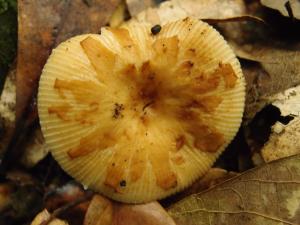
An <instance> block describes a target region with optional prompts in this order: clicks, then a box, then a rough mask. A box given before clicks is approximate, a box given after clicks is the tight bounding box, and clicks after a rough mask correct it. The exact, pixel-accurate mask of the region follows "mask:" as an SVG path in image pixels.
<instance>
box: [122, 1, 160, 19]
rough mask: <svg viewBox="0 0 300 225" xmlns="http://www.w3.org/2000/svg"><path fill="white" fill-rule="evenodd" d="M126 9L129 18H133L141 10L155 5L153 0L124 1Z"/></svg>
mask: <svg viewBox="0 0 300 225" xmlns="http://www.w3.org/2000/svg"><path fill="white" fill-rule="evenodd" d="M126 4H127V8H128V11H129V13H130V15H131V16H135V15H137V14H138V13H140V12H142V11H143V10H145V9H147V8H149V7H153V6H155V5H156V1H155V0H126Z"/></svg>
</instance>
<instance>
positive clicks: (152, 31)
mask: <svg viewBox="0 0 300 225" xmlns="http://www.w3.org/2000/svg"><path fill="white" fill-rule="evenodd" d="M160 30H161V26H160V25H159V24H156V25H155V26H153V27H152V28H151V33H152V34H153V35H156V34H158V33H159V32H160Z"/></svg>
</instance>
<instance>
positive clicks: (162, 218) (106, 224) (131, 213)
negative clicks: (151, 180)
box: [84, 195, 175, 225]
mask: <svg viewBox="0 0 300 225" xmlns="http://www.w3.org/2000/svg"><path fill="white" fill-rule="evenodd" d="M141 224H143V225H175V223H174V221H173V219H172V218H171V217H170V216H169V215H168V213H167V212H166V211H165V209H164V208H163V207H162V206H161V205H160V204H159V203H158V202H150V203H146V204H139V205H134V204H122V203H117V202H113V201H110V200H108V199H107V198H104V197H102V196H100V195H94V197H93V199H92V201H91V203H90V205H89V208H88V210H87V213H86V216H85V219H84V225H141Z"/></svg>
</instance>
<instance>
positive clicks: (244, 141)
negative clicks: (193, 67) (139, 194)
mask: <svg viewBox="0 0 300 225" xmlns="http://www.w3.org/2000/svg"><path fill="white" fill-rule="evenodd" d="M120 2H121V1H117V0H110V1H106V2H105V3H104V2H103V1H96V0H95V1H81V0H76V1H63V2H61V1H59V2H54V1H45V2H43V3H41V2H35V1H33V2H31V3H28V2H25V1H19V5H18V7H19V47H18V58H19V59H21V60H19V61H18V65H17V75H16V77H17V82H16V86H17V91H16V95H17V103H16V111H17V117H16V118H17V120H14V119H13V120H11V124H14V122H16V121H17V122H18V121H22V122H23V121H24V120H25V121H27V123H25V126H27V127H28V128H29V129H24V130H22V129H21V130H22V131H24V134H22V135H21V137H23V138H20V134H19V135H17V140H18V141H17V142H16V143H19V144H18V145H13V147H12V146H11V145H9V144H7V143H6V144H5V145H4V147H3V148H2V149H5V150H6V151H4V150H3V152H6V153H7V152H8V153H10V152H13V151H12V149H18V151H16V152H15V153H14V154H11V155H12V156H13V157H8V158H9V159H10V161H9V162H10V167H8V168H9V169H8V171H7V169H6V170H1V172H2V173H4V174H6V173H7V174H10V176H6V178H5V180H6V181H5V182H6V183H1V185H0V205H1V204H2V203H3V204H2V205H3V206H5V207H3V208H5V211H3V212H4V214H2V215H1V216H0V222H1V220H3V219H5V220H6V221H8V219H14V220H15V221H18V222H20V221H27V222H28V221H32V219H33V216H34V215H37V214H38V212H40V214H39V216H37V217H36V219H35V222H33V224H35V223H37V222H36V221H41V220H49V218H51V219H55V218H54V217H56V216H57V217H59V218H61V219H60V220H58V221H59V223H58V224H67V223H69V224H118V223H117V222H116V220H117V218H119V219H120V218H125V219H130V216H128V215H134V216H135V217H136V218H139V219H141V220H143V219H145V220H143V221H147V222H145V223H143V224H149V225H150V224H156V223H155V222H153V221H155V220H153V218H152V216H153V215H151V213H150V214H149V213H146V214H144V212H143V210H145V209H147V210H148V209H151V207H152V206H151V204H152V203H150V206H151V207H150V206H147V204H145V205H138V206H134V205H123V206H120V205H119V204H117V203H115V202H111V201H110V200H103V197H101V196H98V195H94V197H93V200H92V201H91V203H90V201H89V200H88V199H86V200H85V202H83V203H82V204H80V203H78V205H79V206H80V205H81V206H82V207H79V208H78V207H77V205H76V198H78V196H85V195H87V194H88V191H86V190H84V189H83V188H82V187H80V186H78V184H76V183H73V184H70V183H68V182H70V181H71V182H73V181H72V178H70V177H69V176H68V175H66V174H65V173H64V172H63V171H62V170H61V169H60V167H59V166H58V165H57V164H56V162H55V161H54V160H53V158H52V157H51V156H46V154H47V150H45V146H44V144H43V141H42V139H40V138H39V132H40V131H39V129H40V128H39V127H38V126H37V125H36V122H37V121H36V117H37V114H36V113H35V110H34V108H35V106H34V102H35V101H34V96H35V93H36V88H37V80H38V78H39V75H40V73H41V68H42V67H43V64H44V63H45V60H46V59H47V57H48V55H49V53H50V52H51V49H52V48H53V47H55V46H56V45H57V44H59V43H60V42H61V41H63V40H65V39H67V38H68V37H71V36H73V35H76V34H80V33H84V32H94V33H97V32H98V31H99V29H100V27H101V26H103V25H105V24H107V23H110V24H111V25H112V26H114V27H116V26H119V25H120V24H121V23H122V22H123V21H124V20H127V19H128V13H129V14H130V15H131V16H132V17H133V18H132V19H131V20H138V21H148V22H150V23H152V24H153V25H155V24H164V23H165V22H166V21H168V20H176V19H178V18H184V17H186V16H194V17H197V18H199V19H203V20H205V21H207V22H208V23H210V24H212V25H213V26H215V28H216V29H218V30H219V31H220V32H221V34H222V35H224V37H225V39H226V40H227V41H228V42H229V43H230V44H231V46H232V47H233V49H234V50H235V52H236V54H237V55H238V57H240V59H241V60H240V61H241V64H242V68H243V72H244V74H245V77H246V80H247V99H246V109H245V110H246V111H245V116H244V120H243V126H242V127H241V130H240V132H239V134H238V135H237V137H236V139H235V142H234V144H232V145H230V146H229V147H228V149H227V150H226V152H225V153H224V154H223V155H222V156H221V158H220V160H218V162H217V163H216V164H215V167H216V168H213V169H211V172H209V173H208V174H207V175H206V176H205V177H203V178H202V179H201V180H199V181H197V182H196V183H195V184H194V185H193V186H192V187H191V188H190V189H187V190H186V191H184V192H183V193H180V194H178V195H177V196H173V197H172V198H170V199H167V200H165V201H162V202H161V204H162V205H163V206H164V207H168V208H167V209H168V213H169V215H171V216H172V217H173V219H174V220H175V222H176V224H177V225H180V224H220V223H222V224H251V225H253V224H278V223H283V224H298V221H300V218H299V216H300V213H299V212H300V210H299V204H300V197H299V196H300V195H299V193H300V191H299V182H300V181H299V176H300V171H299V169H300V168H299V166H298V165H299V160H300V159H299V155H297V154H298V153H299V147H298V145H297V143H298V142H297V139H298V137H299V132H298V124H299V119H298V116H299V114H298V113H299V111H298V108H297V106H295V103H297V102H298V99H299V97H298V96H299V95H298V94H297V93H298V90H299V89H298V85H300V80H299V79H300V78H299V68H300V66H299V62H300V61H299V47H300V45H299V38H298V37H299V36H297V34H298V30H299V29H296V28H298V27H299V26H300V25H299V22H297V21H295V19H297V17H298V16H297V15H298V14H297V8H295V7H294V6H295V3H293V1H289V2H290V9H289V10H288V9H287V7H286V6H284V7H285V10H287V11H286V12H284V11H283V9H282V3H281V2H282V1H276V2H277V3H270V2H271V1H263V0H262V1H261V3H260V2H259V1H257V0H252V1H242V0H222V1H216V0H206V1H192V0H187V1H181V0H171V1H166V2H162V3H161V4H160V5H158V2H160V1H151V0H145V1H135V0H127V1H123V2H121V3H120ZM268 2H269V3H268ZM273 2H275V1H273ZM125 3H126V4H125ZM284 4H285V3H284ZM263 5H265V6H267V7H270V8H273V9H277V10H279V11H280V12H281V13H282V14H283V15H284V16H286V17H284V16H282V15H280V14H279V13H277V12H275V11H273V10H271V9H268V8H267V7H264V6H263ZM117 6H119V7H117ZM149 6H151V8H147V7H149ZM115 9H117V11H115V13H113V12H114V10H115ZM45 10H47V12H46V11H45ZM291 12H292V14H293V17H291ZM32 15H34V16H32ZM82 18H84V20H83V19H82ZM29 25H30V26H29ZM41 43H42V44H41ZM25 49H32V51H31V52H30V53H31V55H28V54H29V52H28V51H25ZM36 59H38V61H37V60H36ZM25 61H26V62H25ZM26 65H27V67H26ZM24 74H29V75H28V76H24ZM8 81H9V80H8ZM14 91H15V90H13V91H9V92H7V91H5V92H6V93H12V94H13V93H15V92H14ZM5 92H4V93H2V98H3V96H4V97H5V96H7V95H5ZM295 93H296V95H295ZM29 103H31V105H30V107H28V106H29ZM32 103H33V104H32ZM28 111H29V113H28ZM12 112H14V111H13V110H12ZM0 113H1V116H3V115H6V114H5V113H4V112H3V111H2V110H1V112H0ZM24 115H25V116H24ZM20 118H22V120H20ZM4 121H9V120H8V119H5V120H4ZM32 124H33V125H32ZM17 125H18V123H17ZM18 128H19V126H17V127H15V126H12V128H11V132H12V133H14V135H12V136H13V137H10V138H9V140H10V141H12V140H13V141H14V142H15V140H16V139H15V138H16V135H15V133H16V130H17V131H18V130H19V129H18ZM2 130H4V131H6V130H7V131H8V130H9V129H8V128H4V129H2ZM34 134H36V135H34ZM36 138H37V139H36ZM29 139H31V143H30V142H28V141H27V140H29ZM20 140H21V141H20ZM2 143H5V141H3V142H2V141H1V144H2ZM23 146H24V147H23ZM25 146H27V147H25ZM2 149H1V151H2ZM25 149H26V150H25ZM278 149H279V150H278ZM14 151H15V150H14ZM16 153H18V154H19V155H22V154H23V157H22V160H19V161H18V160H16V155H18V154H16ZM35 153H36V154H35ZM41 153H43V154H41ZM295 154H296V156H294V157H290V158H287V159H280V158H283V157H286V156H289V155H295ZM5 155H6V154H4V156H5ZM45 157H46V158H45ZM254 158H260V159H258V161H260V162H259V163H255V161H257V160H256V159H254ZM6 159H7V158H5V157H4V158H3V161H6ZM275 159H280V160H278V161H276V162H274V163H269V161H272V160H275ZM15 160H16V162H15ZM251 160H252V161H253V164H254V165H255V164H262V166H261V167H258V168H254V169H253V170H250V171H246V172H245V173H242V174H241V175H239V174H240V173H241V172H243V171H245V170H248V168H249V167H253V164H252V165H251V162H250V161H251ZM264 161H265V163H264ZM12 162H13V163H12ZM28 162H29V163H28ZM249 162H250V163H249ZM24 165H25V166H26V165H27V169H25V168H24ZM232 165H235V166H232ZM20 166H21V167H20ZM218 167H220V168H218ZM14 168H20V170H21V171H23V172H22V173H25V174H28V175H29V177H32V178H33V180H32V183H30V182H29V183H28V179H29V178H28V176H18V175H16V174H15V173H8V172H9V171H10V170H11V169H14ZM221 168H226V169H228V171H227V170H224V169H221ZM231 170H233V171H232V172H231ZM14 177H19V180H16V179H15V178H14ZM226 180H227V181H226ZM29 181H30V179H29ZM223 181H225V183H222V182H223ZM220 182H221V184H220ZM74 185H75V186H74ZM2 187H3V188H2ZM66 187H68V188H66ZM74 190H77V192H76V191H75V192H73V191H74ZM203 191H204V192H203ZM70 193H75V195H73V197H70ZM76 193H77V194H76ZM26 195H28V196H31V197H30V198H29V199H26V198H24V196H26ZM7 196H8V197H7ZM16 196H17V198H19V199H24V201H23V202H24V204H23V205H18V204H17V203H16V201H15V200H16ZM97 196H98V197H97ZM42 198H46V199H47V201H46V203H43V204H42V202H41V199H42ZM96 198H98V203H97V204H95V201H96V200H94V199H96ZM99 198H100V200H99ZM14 199H15V200H14ZM34 202H35V204H36V206H37V207H36V208H35V209H32V210H30V207H28V205H30V204H33V203H34ZM74 202H75V205H74ZM93 202H94V203H93ZM103 202H106V205H111V206H112V209H113V211H114V212H117V213H120V216H119V217H118V216H116V217H111V214H110V213H112V211H110V209H105V210H106V211H105V213H104V214H100V212H102V211H101V210H99V211H95V210H93V207H95V205H96V207H95V208H96V209H97V210H98V209H99V207H100V208H101V206H99V204H100V205H101V204H102V205H103ZM203 202H205V204H204V203H203ZM92 203H93V204H92ZM153 204H154V207H153V208H152V209H153V212H156V213H159V212H160V213H161V216H162V217H161V221H164V220H165V219H166V220H167V221H169V224H174V221H173V220H172V219H171V218H170V217H169V216H168V214H166V213H164V210H163V208H162V207H161V206H160V205H159V203H153ZM2 205H1V206H2ZM270 205H272V207H270ZM26 207H27V208H26ZM135 207H136V208H135ZM148 207H150V208H148ZM25 209H26V210H25ZM140 209H143V210H142V211H139V210H140ZM46 210H48V211H46ZM78 210H79V211H78ZM132 210H133V211H134V212H135V213H134V214H132V213H133V211H132ZM150 211H151V210H150ZM78 212H80V213H78ZM91 212H92V213H91ZM137 212H139V213H137ZM147 212H148V211H147ZM79 215H80V216H81V217H80V216H79ZM76 216H79V217H80V218H81V219H79V220H77V221H81V222H77V223H76V222H74V219H75V220H76V218H77V217H76ZM84 216H85V218H83V217H84ZM72 218H73V220H72ZM90 218H92V219H90ZM156 219H157V218H156ZM83 220H84V222H83ZM93 220H94V222H91V221H93ZM113 220H115V222H114V223H112V221H113ZM72 221H73V222H72ZM89 221H90V222H89ZM48 222H51V221H50V220H49V221H48ZM52 222H54V221H52ZM52 222H51V223H49V224H52ZM104 222H105V223H104ZM38 223H39V222H38ZM38 223H37V224H38ZM11 224H13V223H11ZM54 224H55V223H54ZM122 224H123V223H122ZM131 224H132V223H131ZM164 224H168V223H164Z"/></svg>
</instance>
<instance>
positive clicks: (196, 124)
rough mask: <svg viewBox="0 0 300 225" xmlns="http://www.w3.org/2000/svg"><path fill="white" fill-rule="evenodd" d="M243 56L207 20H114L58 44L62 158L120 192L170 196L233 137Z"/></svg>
mask: <svg viewBox="0 0 300 225" xmlns="http://www.w3.org/2000/svg"><path fill="white" fill-rule="evenodd" d="M244 100H245V84H244V77H243V74H242V71H241V68H240V64H239V62H238V60H237V58H236V57H235V55H234V53H233V52H232V50H231V49H230V48H229V46H228V44H227V43H226V42H225V40H224V39H223V37H222V36H221V35H220V34H219V33H218V32H217V31H216V30H214V28H212V27H211V26H209V25H208V24H206V23H204V22H202V21H199V20H196V19H193V18H185V19H183V20H178V21H176V22H171V23H167V24H165V25H163V26H161V29H160V30H159V31H158V32H155V34H153V30H152V32H151V26H150V25H148V24H145V23H130V24H127V25H124V26H122V27H121V28H109V27H105V28H102V30H101V35H98V34H85V35H80V36H76V37H73V38H71V39H69V40H67V41H65V42H63V43H61V44H60V45H59V46H58V47H57V48H55V49H54V50H53V52H52V54H51V55H50V57H49V59H48V61H47V63H46V65H45V67H44V69H43V72H42V75H41V80H40V83H39V93H38V111H39V117H40V123H41V127H42V131H43V135H44V137H45V140H46V144H47V145H48V147H49V148H50V149H51V153H52V155H53V156H54V158H55V159H56V160H57V161H58V163H59V164H60V165H61V167H62V168H63V169H64V170H65V171H66V172H67V173H69V174H70V175H71V176H73V177H74V178H75V179H76V180H78V181H79V182H81V183H82V184H83V185H85V186H87V187H89V188H91V189H93V190H94V191H97V192H99V193H102V194H104V195H105V196H107V197H109V198H112V199H114V200H117V201H121V202H127V203H142V202H149V201H152V200H157V199H162V198H165V197H167V196H169V195H171V194H174V193H176V192H178V191H181V190H182V189H184V188H186V187H187V186H189V185H190V184H192V183H193V182H194V181H195V180H196V179H197V178H199V177H201V176H202V175H204V174H205V173H206V171H207V170H208V169H209V168H210V167H211V166H212V164H213V163H214V162H215V160H216V159H217V157H218V156H219V155H220V153H221V152H222V151H223V150H224V149H225V148H226V146H227V145H228V144H229V143H230V142H231V140H232V139H233V138H234V136H235V134H236V132H237V130H238V128H239V126H240V123H241V120H242V114H243V109H244Z"/></svg>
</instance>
